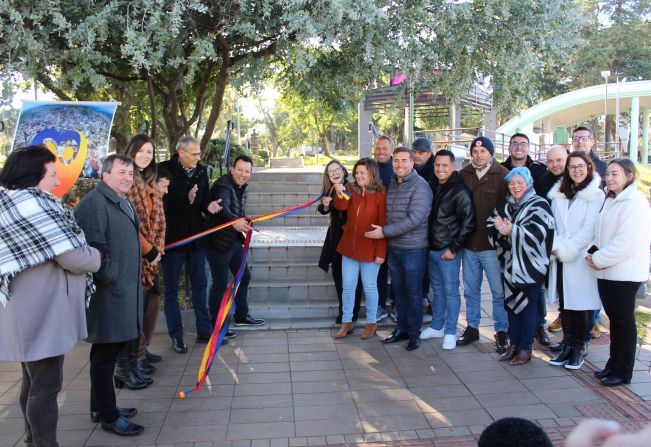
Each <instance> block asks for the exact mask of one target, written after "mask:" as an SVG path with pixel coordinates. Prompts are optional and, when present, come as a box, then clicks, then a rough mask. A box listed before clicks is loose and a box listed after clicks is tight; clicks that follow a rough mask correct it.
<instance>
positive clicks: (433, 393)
mask: <svg viewBox="0 0 651 447" xmlns="http://www.w3.org/2000/svg"><path fill="white" fill-rule="evenodd" d="M409 391H411V392H412V394H413V395H414V396H415V397H416V398H417V399H423V400H426V399H436V398H443V397H460V396H471V395H472V393H471V392H470V390H469V389H468V387H466V386H465V385H463V384H458V385H438V386H431V387H410V388H409Z"/></svg>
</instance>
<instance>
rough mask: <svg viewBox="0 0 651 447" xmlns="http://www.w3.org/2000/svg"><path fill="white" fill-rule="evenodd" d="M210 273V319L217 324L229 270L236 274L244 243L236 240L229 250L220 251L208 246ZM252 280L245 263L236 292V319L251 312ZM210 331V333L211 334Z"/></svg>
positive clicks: (241, 318) (207, 255)
mask: <svg viewBox="0 0 651 447" xmlns="http://www.w3.org/2000/svg"><path fill="white" fill-rule="evenodd" d="M206 257H207V258H208V265H209V266H210V274H211V275H212V285H211V286H210V299H209V300H208V303H209V307H210V321H211V322H212V324H213V325H214V324H215V320H216V319H217V313H218V312H219V307H220V306H221V304H222V297H223V295H224V292H226V289H227V288H228V271H229V270H230V272H231V273H232V274H233V275H235V274H237V271H238V270H239V268H240V264H241V263H242V243H241V242H239V241H236V242H235V243H233V245H232V246H231V248H230V249H228V250H227V251H219V250H215V249H214V248H208V251H207V253H206ZM250 281H251V271H250V270H249V264H248V263H245V264H244V272H243V273H242V281H241V282H240V286H239V288H238V289H237V294H235V319H236V320H243V319H245V318H246V316H247V315H248V314H249V305H248V303H247V297H248V295H249V282H250ZM211 333H212V331H211V332H208V334H211Z"/></svg>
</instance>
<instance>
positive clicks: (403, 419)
mask: <svg viewBox="0 0 651 447" xmlns="http://www.w3.org/2000/svg"><path fill="white" fill-rule="evenodd" d="M360 419H361V421H362V426H363V427H364V432H366V433H372V432H378V431H379V432H386V431H399V430H417V429H423V428H430V425H429V424H428V423H427V420H426V419H425V417H424V416H423V415H422V414H409V415H394V416H391V417H386V416H379V417H365V418H360Z"/></svg>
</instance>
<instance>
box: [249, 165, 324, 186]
mask: <svg viewBox="0 0 651 447" xmlns="http://www.w3.org/2000/svg"><path fill="white" fill-rule="evenodd" d="M324 169H325V168H323V167H312V168H304V169H300V168H299V169H264V170H261V171H255V172H254V173H253V175H252V176H251V181H250V182H249V183H251V184H253V183H258V182H268V181H273V182H279V183H291V182H307V183H313V184H318V185H320V184H321V182H322V181H323V171H324Z"/></svg>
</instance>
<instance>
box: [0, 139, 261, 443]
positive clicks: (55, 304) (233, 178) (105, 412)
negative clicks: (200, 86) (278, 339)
mask: <svg viewBox="0 0 651 447" xmlns="http://www.w3.org/2000/svg"><path fill="white" fill-rule="evenodd" d="M154 147H155V142H154V140H152V139H151V138H150V137H148V136H147V135H136V136H135V137H133V138H132V139H131V140H130V142H129V144H128V147H127V148H126V151H125V154H114V155H110V156H108V157H107V158H106V159H105V160H104V162H103V164H102V180H101V182H99V183H98V185H97V186H96V188H95V189H93V190H92V191H90V192H89V193H88V194H86V195H85V196H84V197H83V199H82V200H81V201H80V202H79V204H78V205H77V206H76V207H75V208H74V213H73V212H72V211H70V209H68V208H67V207H66V206H65V205H64V204H63V203H62V202H61V201H60V200H59V199H58V198H57V197H56V196H54V195H53V194H52V193H51V192H52V191H53V190H54V188H56V187H57V186H58V185H59V184H60V181H59V180H58V178H57V175H56V166H55V160H56V159H55V155H54V154H53V153H52V152H50V151H49V150H48V149H46V148H44V147H41V146H30V147H25V148H21V149H17V150H15V151H13V152H12V153H11V154H10V155H9V156H8V157H7V160H6V163H5V165H4V167H3V168H2V170H1V171H0V273H1V276H0V304H1V306H0V361H19V362H21V365H22V373H23V380H22V388H21V394H20V406H21V409H22V411H23V415H24V419H25V441H26V443H27V445H28V446H35V447H36V446H38V447H41V446H47V447H55V446H58V443H57V440H56V427H57V421H58V407H57V395H58V393H59V391H60V390H61V387H62V380H63V360H64V355H65V353H66V352H68V351H70V350H71V349H72V348H73V347H74V346H75V344H76V343H77V342H78V341H79V340H86V341H88V342H90V343H91V344H92V346H91V349H90V385H91V389H90V418H91V420H92V421H93V422H96V423H101V427H102V428H103V429H104V430H106V431H109V432H112V433H116V434H118V435H124V436H132V435H137V434H139V433H141V432H142V431H143V430H144V428H143V427H142V426H141V425H139V424H136V423H134V422H132V421H131V420H130V419H131V418H133V417H134V416H135V415H136V414H137V409H136V408H119V407H118V406H117V404H116V396H115V388H114V386H115V387H117V388H122V387H125V386H126V387H127V388H129V389H132V390H140V389H144V388H146V387H147V386H149V385H151V384H152V383H153V379H152V378H151V377H149V376H150V375H151V374H152V373H154V372H155V371H156V367H155V366H154V365H153V363H156V362H158V361H160V360H161V356H159V355H157V354H154V353H151V352H149V351H148V348H147V347H148V345H149V341H150V340H151V337H152V335H153V333H154V328H155V324H156V319H157V317H158V314H159V312H160V298H161V292H160V290H159V278H158V275H159V270H160V265H161V264H162V273H163V283H164V311H165V316H166V319H167V328H168V333H169V336H170V338H171V341H172V348H173V350H174V351H175V352H177V353H181V354H182V353H185V352H187V350H188V348H187V345H186V344H185V341H184V338H183V332H184V328H183V322H182V319H181V311H180V307H179V300H178V292H179V282H180V276H181V272H182V271H183V269H185V272H186V274H187V277H188V278H189V281H190V284H191V288H192V294H191V299H192V303H193V308H194V314H195V317H196V328H197V339H196V342H197V343H207V342H208V341H209V340H210V337H211V335H212V333H213V328H214V325H215V322H216V319H217V314H218V312H219V309H220V306H221V300H222V296H223V295H224V292H225V291H226V289H227V286H228V274H229V270H230V271H231V272H232V273H235V272H236V271H237V269H239V266H240V263H241V260H242V259H241V257H242V243H243V242H244V238H243V233H245V232H247V231H248V230H250V228H251V227H250V225H249V223H248V222H247V220H246V219H242V220H239V221H238V222H236V223H235V224H234V225H232V227H229V228H225V229H223V230H222V231H219V232H217V233H214V234H213V235H211V236H210V237H206V238H201V239H198V240H195V241H193V242H190V243H188V244H185V245H182V246H179V247H176V248H171V249H167V250H166V249H165V247H166V246H167V245H168V244H170V243H173V242H177V241H180V240H182V239H184V238H186V237H188V236H191V235H194V234H196V233H200V232H202V231H203V230H205V229H206V228H208V226H210V227H213V226H216V225H220V224H221V223H225V222H230V221H232V220H236V219H239V218H245V217H246V214H245V205H246V197H247V191H246V190H247V182H248V180H249V179H250V177H251V171H252V167H253V163H252V160H251V159H250V158H249V157H247V156H245V155H242V156H238V157H237V158H236V159H235V161H234V163H233V166H232V167H231V169H230V171H229V173H227V174H226V175H224V176H222V177H220V178H219V179H217V180H216V181H215V182H214V183H213V185H212V186H210V185H209V179H208V175H207V171H206V168H205V167H204V166H203V165H201V164H200V163H199V160H200V158H201V150H200V146H199V143H198V141H197V140H196V139H194V138H192V137H189V136H188V137H183V138H181V139H180V140H179V141H178V143H177V145H176V153H175V154H174V155H173V156H172V158H171V159H170V160H168V161H165V162H162V163H160V164H159V165H157V163H156V162H155V160H154ZM206 263H208V265H209V267H210V272H211V275H212V284H211V294H210V299H208V296H207V286H208V282H207V278H206V276H207V274H206ZM249 278H250V273H249V269H248V265H246V264H245V271H244V272H243V278H242V282H241V286H240V288H239V289H238V292H237V295H236V299H235V312H234V321H233V324H234V325H260V324H263V323H264V321H263V320H260V319H255V318H253V317H251V315H249V313H248V306H247V288H248V287H247V286H248V281H249ZM44 284H45V285H46V287H44ZM227 336H228V337H234V336H235V333H234V332H233V331H232V330H229V331H228V334H227ZM224 342H225V343H227V340H224Z"/></svg>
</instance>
